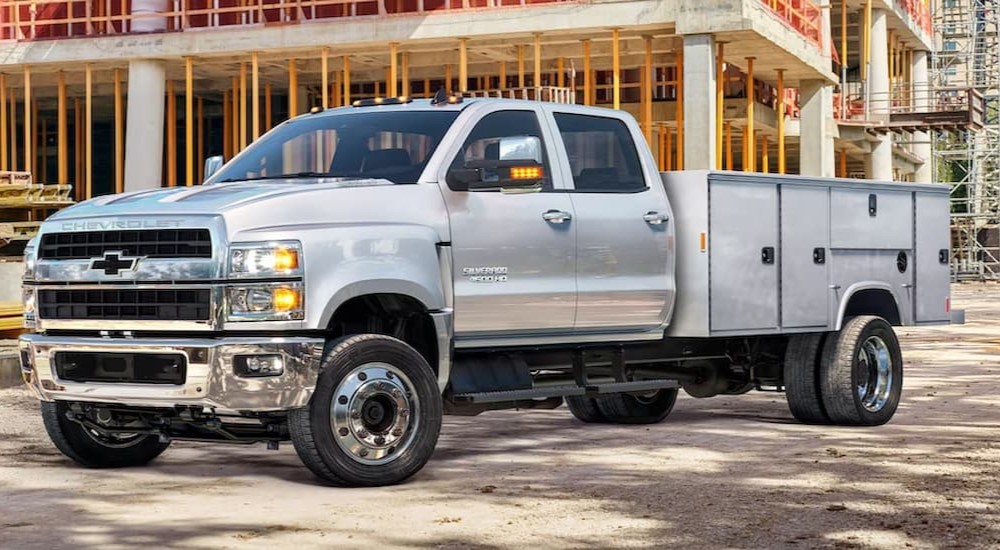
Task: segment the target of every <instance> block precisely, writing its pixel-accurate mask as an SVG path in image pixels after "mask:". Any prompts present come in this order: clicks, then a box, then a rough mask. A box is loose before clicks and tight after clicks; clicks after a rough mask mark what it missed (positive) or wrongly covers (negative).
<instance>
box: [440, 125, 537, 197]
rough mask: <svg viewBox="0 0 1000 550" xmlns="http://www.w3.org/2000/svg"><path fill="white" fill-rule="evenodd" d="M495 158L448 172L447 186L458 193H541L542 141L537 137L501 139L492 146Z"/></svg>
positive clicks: (474, 162)
mask: <svg viewBox="0 0 1000 550" xmlns="http://www.w3.org/2000/svg"><path fill="white" fill-rule="evenodd" d="M493 147H496V148H497V149H496V152H495V153H494V155H495V156H496V158H487V159H483V160H476V161H472V162H467V163H466V164H465V166H464V167H462V168H455V169H452V170H450V171H449V172H448V176H447V180H448V185H449V186H450V187H451V188H452V189H455V190H463V191H464V190H470V191H471V190H477V189H478V190H496V189H500V190H501V191H503V192H505V193H531V192H535V191H540V190H541V189H542V181H543V180H544V179H545V170H544V167H543V166H542V141H541V140H540V139H538V138H537V137H535V136H512V137H505V138H501V139H500V141H499V142H498V143H496V144H494V145H493Z"/></svg>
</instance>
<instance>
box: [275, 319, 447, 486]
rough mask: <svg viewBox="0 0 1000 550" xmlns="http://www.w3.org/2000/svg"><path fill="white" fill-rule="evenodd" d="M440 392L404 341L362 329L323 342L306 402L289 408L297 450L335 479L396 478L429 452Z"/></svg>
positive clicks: (379, 481)
mask: <svg viewBox="0 0 1000 550" xmlns="http://www.w3.org/2000/svg"><path fill="white" fill-rule="evenodd" d="M441 415H442V404H441V392H440V391H439V390H438V384H437V376H436V375H435V374H434V371H433V370H432V369H431V367H430V365H428V364H427V361H426V360H425V359H424V358H423V356H422V355H420V354H419V353H417V351H416V350H414V349H413V348H412V347H410V346H409V345H407V344H406V343H404V342H402V341H400V340H397V339H395V338H392V337H389V336H382V335H377V334H362V335H356V336H347V337H344V338H341V339H339V340H335V341H333V342H330V343H328V344H327V347H326V351H325V352H324V356H323V360H322V367H321V371H320V375H319V380H318V381H317V383H316V390H315V391H314V392H313V396H312V399H311V400H310V403H309V406H308V407H306V408H302V409H296V410H293V411H291V412H290V413H289V415H288V430H289V433H290V435H291V439H292V444H293V445H294V446H295V451H296V452H297V453H298V455H299V458H300V459H302V462H303V463H304V464H305V465H306V467H308V468H309V469H310V470H312V472H313V473H314V474H316V476H317V477H319V478H320V479H322V480H324V481H326V482H327V483H330V484H331V485H337V486H353V487H374V486H382V485H393V484H396V483H399V482H401V481H403V480H405V479H407V478H409V477H410V476H412V475H413V474H415V473H417V472H418V471H420V469H421V468H423V467H424V465H425V464H426V463H427V461H428V460H429V459H430V457H431V454H432V453H433V452H434V447H435V445H437V440H438V434H439V433H440V431H441Z"/></svg>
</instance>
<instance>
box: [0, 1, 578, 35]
mask: <svg viewBox="0 0 1000 550" xmlns="http://www.w3.org/2000/svg"><path fill="white" fill-rule="evenodd" d="M570 1H575V0H142V1H141V2H140V0H3V1H2V3H0V40H47V39H53V38H65V37H76V36H93V35H109V34H121V33H140V32H171V31H181V30H186V29H197V28H221V27H230V26H239V25H275V24H288V23H298V22H300V21H309V20H316V19H328V18H337V17H353V16H365V15H391V14H420V13H429V12H433V11H441V10H461V9H495V8H503V7H508V6H527V5H532V4H548V3H557V2H570ZM133 4H142V5H143V7H145V8H147V9H136V10H133V7H135V6H133ZM150 5H153V6H154V7H155V8H158V9H153V10H149V9H148V7H149V6H150Z"/></svg>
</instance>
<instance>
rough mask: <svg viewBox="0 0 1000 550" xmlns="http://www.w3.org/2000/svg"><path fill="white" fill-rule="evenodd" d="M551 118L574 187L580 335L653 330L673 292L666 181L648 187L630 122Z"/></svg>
mask: <svg viewBox="0 0 1000 550" xmlns="http://www.w3.org/2000/svg"><path fill="white" fill-rule="evenodd" d="M552 117H553V122H554V123H555V129H556V130H557V131H558V132H559V134H560V136H561V138H562V140H561V145H562V146H563V148H564V149H565V158H566V159H567V162H568V166H564V169H565V170H567V171H568V175H567V179H571V180H572V182H573V188H572V191H571V193H570V196H571V197H572V199H573V207H574V208H575V209H576V219H577V221H576V224H577V225H576V231H577V247H576V253H577V268H576V282H577V292H578V297H577V309H576V329H577V331H599V330H603V329H614V330H621V329H626V328H628V329H652V328H655V327H657V326H659V325H660V324H661V323H662V322H663V321H664V319H665V317H666V313H667V312H666V311H665V310H666V306H667V304H668V303H671V302H672V299H673V292H674V286H673V281H672V277H671V276H672V270H671V269H669V266H670V265H671V264H670V262H671V261H672V258H670V255H671V254H672V245H671V242H672V240H673V230H672V225H671V220H670V219H669V210H668V208H667V200H666V195H665V193H664V190H663V188H662V186H661V184H660V181H659V179H657V180H656V181H654V182H652V184H653V185H655V186H657V187H652V186H650V183H651V182H649V181H648V178H647V177H646V175H645V174H644V170H643V164H642V161H641V160H640V157H639V152H638V151H637V149H636V146H637V140H636V139H635V138H634V136H632V133H631V132H630V130H629V126H628V125H627V124H626V123H625V121H623V120H621V119H618V118H613V117H595V116H590V115H584V114H576V113H573V112H560V110H559V109H553V112H552ZM643 146H644V145H643Z"/></svg>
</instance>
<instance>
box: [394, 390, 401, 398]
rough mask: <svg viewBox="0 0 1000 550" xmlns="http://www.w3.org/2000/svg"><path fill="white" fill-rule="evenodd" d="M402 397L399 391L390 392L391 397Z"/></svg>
mask: <svg viewBox="0 0 1000 550" xmlns="http://www.w3.org/2000/svg"><path fill="white" fill-rule="evenodd" d="M402 395H403V392H401V391H399V390H396V389H394V390H392V396H393V397H396V398H399V397H401V396H402Z"/></svg>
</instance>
